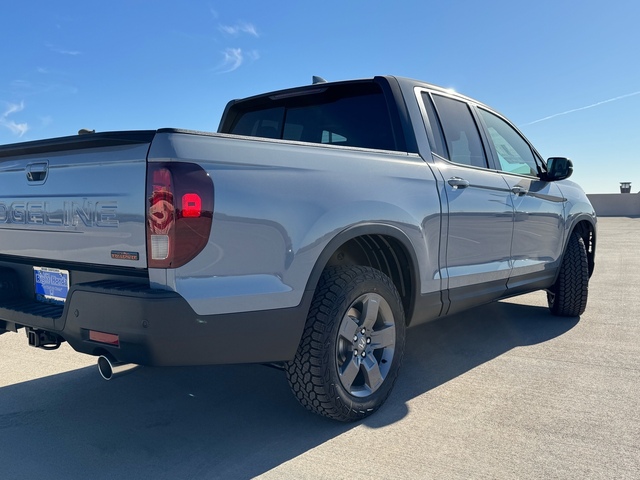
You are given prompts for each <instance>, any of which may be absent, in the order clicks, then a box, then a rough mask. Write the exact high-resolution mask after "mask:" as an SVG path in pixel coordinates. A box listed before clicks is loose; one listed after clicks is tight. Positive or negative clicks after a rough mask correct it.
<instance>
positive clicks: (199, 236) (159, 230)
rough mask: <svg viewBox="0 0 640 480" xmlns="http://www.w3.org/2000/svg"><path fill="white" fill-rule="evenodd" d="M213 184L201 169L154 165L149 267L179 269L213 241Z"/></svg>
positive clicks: (149, 211)
mask: <svg viewBox="0 0 640 480" xmlns="http://www.w3.org/2000/svg"><path fill="white" fill-rule="evenodd" d="M212 220H213V182H212V181H211V178H209V176H208V175H207V173H206V172H205V171H204V170H203V169H202V168H201V167H199V166H198V165H194V164H191V163H178V162H176V163H151V164H149V167H148V171H147V265H148V266H149V268H177V267H180V266H182V265H184V264H185V263H187V262H188V261H190V260H192V259H193V258H194V257H195V256H196V255H198V253H200V252H201V251H202V249H203V248H204V247H205V245H206V244H207V242H208V241H209V233H210V232H211V223H212Z"/></svg>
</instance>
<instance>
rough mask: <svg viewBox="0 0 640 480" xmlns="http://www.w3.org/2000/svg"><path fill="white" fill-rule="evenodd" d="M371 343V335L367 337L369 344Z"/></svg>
mask: <svg viewBox="0 0 640 480" xmlns="http://www.w3.org/2000/svg"><path fill="white" fill-rule="evenodd" d="M370 343H371V337H369V338H367V345H368V344H370Z"/></svg>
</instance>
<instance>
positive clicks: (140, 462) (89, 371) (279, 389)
mask: <svg viewBox="0 0 640 480" xmlns="http://www.w3.org/2000/svg"><path fill="white" fill-rule="evenodd" d="M639 238H640V219H637V218H602V219H600V221H599V237H598V250H597V259H596V262H597V263H596V272H595V275H594V277H593V278H592V281H591V285H590V297H589V305H588V307H587V310H586V312H585V314H584V315H583V316H582V317H581V318H580V319H579V320H578V319H559V318H555V317H552V316H550V314H549V313H548V310H547V308H546V298H545V295H544V293H543V292H538V293H534V294H530V295H526V296H522V297H517V298H514V299H511V300H509V301H504V302H499V303H496V304H492V305H488V306H485V307H482V308H478V309H475V310H473V311H471V312H467V313H464V314H460V315H456V316H452V317H449V318H446V319H442V320H438V321H436V322H433V323H431V324H427V325H424V326H421V327H417V328H415V329H412V330H410V331H409V334H408V345H407V348H408V349H407V354H406V357H405V363H404V366H403V369H402V371H401V374H400V378H399V380H398V382H397V384H396V387H395V389H394V391H393V393H392V395H391V397H390V398H389V400H388V402H387V403H386V405H385V406H384V407H383V408H382V409H381V410H380V411H379V412H378V413H376V414H375V415H374V416H373V417H371V418H369V419H366V420H364V421H362V422H359V423H356V424H350V425H344V424H338V423H335V422H331V421H328V420H325V419H322V418H320V417H317V416H314V415H312V414H310V413H307V412H306V411H305V410H304V409H302V408H301V407H299V406H298V404H297V402H296V401H295V399H294V398H293V396H292V395H291V394H290V392H289V388H288V385H287V382H286V379H285V378H284V374H282V372H280V371H277V370H274V369H271V368H268V367H264V366H258V365H246V366H221V367H197V368H173V369H170V368H162V369H160V368H158V369H153V368H143V369H140V370H136V371H135V372H133V373H131V374H129V375H126V376H123V377H121V378H118V379H116V380H113V381H110V382H105V381H103V380H102V379H101V378H100V377H99V375H98V372H97V368H96V367H95V359H93V358H90V357H85V356H83V355H80V354H76V353H75V352H73V351H72V350H71V349H70V348H68V346H67V345H64V346H63V348H61V349H59V350H57V351H54V352H45V351H41V350H36V349H31V348H28V347H27V342H26V338H25V336H24V334H23V333H22V332H21V333H19V334H13V333H5V334H2V335H0V452H1V453H2V455H1V460H0V462H1V467H0V472H1V473H0V476H1V477H2V478H7V479H20V478H24V479H32V478H65V479H76V478H77V479H80V478H83V479H84V478H92V479H101V478H105V479H107V478H123V477H124V478H135V479H138V478H153V479H165V478H166V479H177V478H180V479H183V478H193V479H201V478H202V479H207V478H252V477H258V478H264V479H282V478H302V479H304V478H308V479H316V478H348V479H351V480H354V479H368V478H398V479H401V478H402V479H404V478H436V479H441V478H454V479H457V478H459V479H469V478H499V479H503V478H504V479H511V478H513V479H516V478H517V479H536V478H539V479H548V478H562V479H565V478H566V479H612V478H616V479H638V478H640V447H639V443H640V320H639V313H640V257H639V256H638V254H637V251H638V246H639Z"/></svg>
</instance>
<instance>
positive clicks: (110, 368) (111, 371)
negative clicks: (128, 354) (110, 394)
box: [98, 355, 139, 380]
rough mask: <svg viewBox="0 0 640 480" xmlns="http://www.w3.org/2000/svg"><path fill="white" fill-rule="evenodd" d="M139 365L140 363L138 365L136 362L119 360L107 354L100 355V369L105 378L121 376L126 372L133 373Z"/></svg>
mask: <svg viewBox="0 0 640 480" xmlns="http://www.w3.org/2000/svg"><path fill="white" fill-rule="evenodd" d="M138 367H139V365H136V364H135V363H123V362H118V361H116V360H115V359H113V358H109V357H107V356H105V355H100V356H99V357H98V371H99V372H100V376H101V377H102V378H104V379H105V380H111V379H112V378H113V377H119V376H121V375H124V374H126V373H131V372H133V371H134V370H136V369H137V368H138Z"/></svg>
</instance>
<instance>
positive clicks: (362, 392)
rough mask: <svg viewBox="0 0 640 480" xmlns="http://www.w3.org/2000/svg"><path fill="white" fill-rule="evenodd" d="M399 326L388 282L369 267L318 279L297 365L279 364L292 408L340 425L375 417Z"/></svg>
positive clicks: (397, 304) (399, 338)
mask: <svg viewBox="0 0 640 480" xmlns="http://www.w3.org/2000/svg"><path fill="white" fill-rule="evenodd" d="M404 341H405V319H404V310H403V307H402V302H401V300H400V295H399V294H398V291H397V290H396V288H395V286H394V285H393V283H392V281H391V280H390V279H389V277H387V276H386V275H384V274H383V273H382V272H380V271H378V270H376V269H373V268H370V267H360V266H352V267H330V268H328V269H327V270H325V271H324V272H323V274H322V277H321V278H320V282H319V283H318V287H317V288H316V292H315V295H314V298H313V302H312V304H311V308H310V310H309V315H308V317H307V322H306V324H305V329H304V333H303V335H302V340H301V342H300V345H299V347H298V351H297V352H296V356H295V358H294V359H293V360H292V361H291V362H288V363H287V364H286V365H285V371H286V374H287V379H288V381H289V385H290V386H291V389H292V391H293V393H294V395H295V396H296V398H297V399H298V401H299V402H300V403H301V404H302V405H303V406H305V407H306V408H307V409H309V410H311V411H313V412H315V413H317V414H319V415H323V416H325V417H329V418H332V419H335V420H340V421H343V422H349V421H355V420H359V419H361V418H364V417H366V416H368V415H370V414H372V413H373V412H375V411H376V410H377V409H378V408H380V406H381V405H382V404H383V403H384V401H385V400H386V399H387V397H388V396H389V393H390V392H391V389H392V387H393V384H394V382H395V380H396V377H397V375H398V370H399V368H400V364H401V362H402V356H403V353H404Z"/></svg>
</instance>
